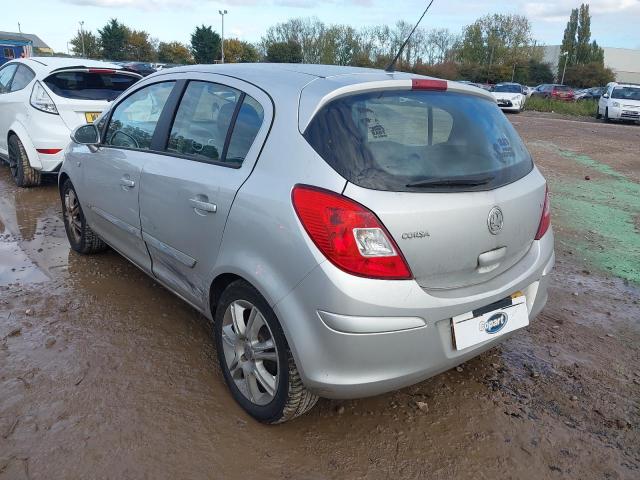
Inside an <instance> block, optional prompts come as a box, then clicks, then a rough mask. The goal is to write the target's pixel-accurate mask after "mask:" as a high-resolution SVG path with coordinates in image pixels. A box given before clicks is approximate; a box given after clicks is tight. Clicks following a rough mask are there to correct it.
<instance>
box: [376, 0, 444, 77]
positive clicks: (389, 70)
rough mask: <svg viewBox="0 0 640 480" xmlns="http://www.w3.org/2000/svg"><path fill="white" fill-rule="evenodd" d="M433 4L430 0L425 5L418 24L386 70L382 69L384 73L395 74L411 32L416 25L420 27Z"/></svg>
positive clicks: (432, 0)
mask: <svg viewBox="0 0 640 480" xmlns="http://www.w3.org/2000/svg"><path fill="white" fill-rule="evenodd" d="M433 2H434V0H431V1H430V2H429V5H427V8H425V9H424V12H422V16H421V17H420V20H418V23H416V26H415V27H413V30H411V33H410V34H409V36H408V37H407V39H406V40H405V41H404V43H403V44H402V46H401V47H400V50H398V53H397V54H396V56H395V58H394V59H393V60H392V61H391V63H390V64H389V65H388V66H387V68H385V69H384V71H385V72H388V73H393V72H395V67H396V62H397V61H398V59H399V58H400V55H402V51H403V50H404V47H406V46H407V43H409V40H410V39H411V35H413V32H415V31H416V28H418V25H420V22H421V21H422V19H423V18H424V16H425V15H426V14H427V11H429V8H431V4H432V3H433Z"/></svg>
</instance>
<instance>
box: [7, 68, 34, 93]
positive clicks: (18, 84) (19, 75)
mask: <svg viewBox="0 0 640 480" xmlns="http://www.w3.org/2000/svg"><path fill="white" fill-rule="evenodd" d="M35 76H36V75H35V73H33V72H32V71H31V69H29V68H27V67H25V66H24V65H18V70H16V74H15V75H14V76H13V81H12V82H11V91H12V92H16V91H18V90H22V89H23V88H24V87H26V86H27V85H29V82H31V80H33V77H35Z"/></svg>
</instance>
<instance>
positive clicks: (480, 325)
mask: <svg viewBox="0 0 640 480" xmlns="http://www.w3.org/2000/svg"><path fill="white" fill-rule="evenodd" d="M507 298H508V297H507ZM527 325H529V311H528V310H527V300H526V298H525V296H524V295H523V294H521V293H518V294H514V295H513V296H512V297H511V302H510V305H504V302H501V304H500V305H498V306H497V308H496V309H494V310H491V311H489V312H485V313H481V314H479V315H474V313H473V312H467V313H464V314H462V315H457V316H455V317H453V318H452V319H451V334H452V337H453V345H454V347H455V349H456V350H463V349H465V348H469V347H472V346H474V345H478V344H480V343H482V342H485V341H487V340H491V339H494V338H497V337H500V336H502V335H504V334H505V333H509V332H513V331H514V330H518V329H519V328H523V327H526V326H527Z"/></svg>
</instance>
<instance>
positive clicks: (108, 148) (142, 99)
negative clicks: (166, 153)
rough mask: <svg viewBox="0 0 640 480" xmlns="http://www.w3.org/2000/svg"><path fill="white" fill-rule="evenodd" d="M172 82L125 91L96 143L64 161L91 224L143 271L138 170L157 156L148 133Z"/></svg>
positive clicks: (145, 262)
mask: <svg viewBox="0 0 640 480" xmlns="http://www.w3.org/2000/svg"><path fill="white" fill-rule="evenodd" d="M175 83H176V82H175V81H163V82H157V83H152V84H150V85H146V86H144V87H142V88H140V89H137V90H135V91H133V92H131V94H129V95H128V96H127V97H126V98H124V99H123V100H122V101H121V102H119V103H118V104H117V105H116V106H115V107H114V109H113V111H112V112H110V115H109V118H108V124H107V126H106V129H105V132H104V134H103V139H102V143H101V145H100V146H99V147H98V148H97V149H96V150H95V151H91V150H88V152H87V153H86V154H85V155H83V156H80V155H76V156H75V157H74V159H76V158H77V159H78V160H79V162H78V164H79V165H78V164H77V165H71V166H70V168H80V169H81V172H80V175H81V176H82V178H83V180H82V182H80V183H81V185H79V186H77V189H78V190H79V191H78V194H79V197H80V201H81V203H82V205H83V208H84V210H85V215H86V216H87V218H88V219H89V222H90V224H91V226H92V228H93V229H94V230H95V231H96V232H97V233H98V234H99V235H100V236H101V237H102V238H103V239H104V240H105V241H106V242H107V243H108V244H109V245H111V246H112V247H113V248H115V249H116V250H118V251H119V252H120V253H122V254H123V255H125V256H127V257H128V258H129V259H130V260H131V261H133V262H134V263H136V264H137V265H138V266H140V267H141V268H143V269H145V270H147V271H150V270H151V268H150V267H151V262H150V259H149V254H148V252H147V248H146V246H145V244H144V241H143V240H142V232H141V229H140V210H139V204H138V195H139V190H140V175H141V172H142V168H143V167H144V165H145V164H146V163H147V162H149V161H150V160H152V159H153V158H154V156H156V155H157V154H155V153H153V148H154V145H155V144H154V138H155V137H154V135H155V132H156V129H157V128H156V127H157V126H158V120H159V119H160V115H161V113H162V111H163V108H165V106H166V104H167V101H168V99H169V97H170V94H171V92H172V90H173V88H174V86H175Z"/></svg>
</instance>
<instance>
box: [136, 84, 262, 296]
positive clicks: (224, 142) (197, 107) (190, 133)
mask: <svg viewBox="0 0 640 480" xmlns="http://www.w3.org/2000/svg"><path fill="white" fill-rule="evenodd" d="M183 76H184V77H185V80H184V82H183V83H181V88H182V89H183V93H182V95H181V99H180V103H179V105H177V108H176V111H175V115H169V114H167V116H166V119H165V121H163V122H162V128H164V129H165V136H166V139H167V140H166V144H165V153H166V154H165V155H156V156H154V157H153V158H152V159H150V160H149V161H148V162H146V163H145V166H144V169H143V172H142V178H141V190H140V218H141V224H142V235H143V238H144V240H145V242H146V244H147V246H148V248H149V252H150V254H151V258H152V262H153V273H154V274H155V275H156V276H157V277H158V278H159V279H160V280H162V281H163V282H164V283H166V284H168V285H169V286H170V287H172V288H173V289H175V290H176V291H177V292H179V293H180V294H181V295H182V296H183V297H185V298H186V299H187V300H189V301H190V302H192V303H193V304H195V305H197V306H199V307H204V306H205V305H204V304H203V302H204V301H205V299H206V298H207V294H208V288H209V283H210V281H211V279H210V275H211V273H212V270H213V267H214V264H215V261H216V258H217V254H218V250H219V246H220V243H221V240H222V234H223V231H224V226H225V223H226V219H227V215H228V213H229V210H230V208H231V205H232V203H233V200H234V198H235V195H236V192H237V191H238V189H239V188H240V186H241V185H242V183H243V182H244V181H245V180H246V179H247V177H248V176H249V174H250V173H251V171H252V169H253V166H254V164H255V162H256V159H257V157H258V154H259V151H260V149H261V147H262V144H263V143H264V140H265V138H266V136H267V132H268V129H269V125H270V124H271V119H272V117H273V108H272V104H271V101H270V99H269V97H268V96H267V95H266V94H265V93H264V92H263V91H262V90H260V89H258V88H256V87H255V86H252V85H249V84H247V83H245V82H242V81H239V80H235V79H231V78H229V77H224V76H218V75H211V74H189V76H188V79H187V78H186V75H185V74H183ZM178 78H179V76H178Z"/></svg>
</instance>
